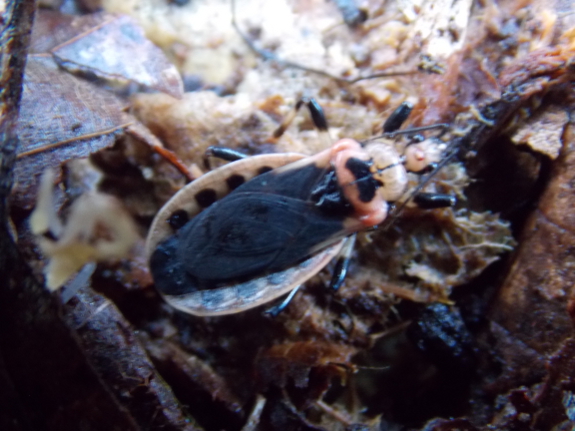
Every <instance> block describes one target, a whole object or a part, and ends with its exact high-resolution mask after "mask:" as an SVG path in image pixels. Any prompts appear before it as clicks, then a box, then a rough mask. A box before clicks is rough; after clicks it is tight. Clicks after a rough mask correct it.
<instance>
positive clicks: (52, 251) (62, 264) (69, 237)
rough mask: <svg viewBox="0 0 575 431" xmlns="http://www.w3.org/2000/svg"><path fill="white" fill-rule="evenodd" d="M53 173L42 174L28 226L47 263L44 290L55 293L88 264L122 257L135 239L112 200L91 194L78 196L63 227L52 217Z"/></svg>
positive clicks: (129, 221)
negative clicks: (35, 237) (36, 199)
mask: <svg viewBox="0 0 575 431" xmlns="http://www.w3.org/2000/svg"><path fill="white" fill-rule="evenodd" d="M54 177H55V175H54V173H53V172H52V171H51V170H47V171H45V173H44V175H43V177H42V184H41V186H40V191H39V194H38V203H37V205H36V208H35V209H34V212H33V213H32V216H31V217H30V224H31V228H32V232H33V233H34V234H35V235H37V240H38V244H39V246H40V249H41V250H42V252H43V253H44V255H45V256H47V257H48V259H49V262H48V264H47V265H46V268H45V274H46V287H48V288H49V289H50V290H55V289H58V288H59V287H60V286H62V284H63V283H64V282H65V281H66V280H68V278H70V277H71V276H72V275H73V274H74V273H76V272H77V271H78V270H79V269H80V268H82V266H84V265H85V264H86V263H88V262H98V261H104V260H112V259H120V258H123V257H126V256H127V254H128V252H129V251H130V249H131V248H132V246H133V245H134V243H135V241H136V239H137V237H138V235H137V233H136V228H135V225H134V222H133V221H132V219H131V217H130V216H129V215H128V214H127V213H126V211H125V210H124V209H123V208H122V205H121V203H120V202H119V201H117V200H116V199H115V198H114V197H113V196H109V195H104V194H101V193H97V192H93V193H86V194H84V195H82V196H80V197H79V198H78V199H76V201H74V203H73V204H72V206H71V207H70V212H69V215H68V218H67V220H66V222H65V223H62V222H61V221H60V219H59V218H58V215H57V214H56V211H57V208H56V205H55V203H54V199H53V190H52V188H53V184H54Z"/></svg>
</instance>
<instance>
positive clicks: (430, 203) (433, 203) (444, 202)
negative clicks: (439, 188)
mask: <svg viewBox="0 0 575 431" xmlns="http://www.w3.org/2000/svg"><path fill="white" fill-rule="evenodd" d="M413 202H414V203H415V204H416V205H417V206H418V207H419V208H421V209H425V210H431V209H435V208H447V207H452V206H455V204H456V203H457V200H456V199H455V196H452V195H448V194H444V193H418V194H416V195H415V196H414V197H413Z"/></svg>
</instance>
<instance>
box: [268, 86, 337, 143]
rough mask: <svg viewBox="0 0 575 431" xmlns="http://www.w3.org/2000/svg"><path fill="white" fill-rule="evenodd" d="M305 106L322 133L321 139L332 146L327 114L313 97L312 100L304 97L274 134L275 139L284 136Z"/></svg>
mask: <svg viewBox="0 0 575 431" xmlns="http://www.w3.org/2000/svg"><path fill="white" fill-rule="evenodd" d="M303 105H306V106H307V108H308V109H309V113H310V115H311V119H312V121H313V124H314V125H315V127H316V128H317V129H318V130H319V132H320V138H321V139H323V140H324V141H325V143H326V144H331V139H330V137H329V133H328V131H327V127H328V126H327V120H326V119H325V114H324V112H323V109H322V107H321V105H320V104H319V103H318V102H317V100H315V99H314V98H313V97H312V98H311V99H308V98H305V97H304V98H301V99H299V100H298V101H297V103H296V105H295V106H294V108H293V109H292V111H291V112H290V113H289V114H288V115H287V116H286V117H285V118H284V120H283V121H282V123H281V124H280V126H279V127H278V128H277V129H276V130H275V132H274V133H273V138H274V139H278V138H279V137H280V136H282V135H283V134H284V132H285V131H286V130H287V128H288V127H289V125H290V124H291V123H292V121H293V120H294V118H295V117H296V115H297V113H298V111H299V110H300V108H301V107H302V106H303Z"/></svg>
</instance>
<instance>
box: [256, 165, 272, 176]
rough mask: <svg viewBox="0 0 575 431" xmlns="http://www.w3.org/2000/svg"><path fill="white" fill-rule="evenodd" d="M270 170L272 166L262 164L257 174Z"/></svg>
mask: <svg viewBox="0 0 575 431" xmlns="http://www.w3.org/2000/svg"><path fill="white" fill-rule="evenodd" d="M272 170H273V168H272V167H270V166H262V167H261V168H259V169H258V175H262V174H265V173H267V172H270V171H272Z"/></svg>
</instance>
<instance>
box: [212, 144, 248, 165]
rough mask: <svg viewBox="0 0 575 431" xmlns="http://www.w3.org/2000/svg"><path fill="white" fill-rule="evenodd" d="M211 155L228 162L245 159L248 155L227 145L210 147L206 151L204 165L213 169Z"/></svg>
mask: <svg viewBox="0 0 575 431" xmlns="http://www.w3.org/2000/svg"><path fill="white" fill-rule="evenodd" d="M210 157H216V158H218V159H222V160H225V161H227V162H235V161H236V160H240V159H245V158H246V157H248V155H247V154H244V153H240V152H239V151H236V150H232V149H231V148H227V147H215V146H211V147H208V149H207V150H206V152H205V153H204V167H205V168H206V169H207V170H210V169H211V166H210Z"/></svg>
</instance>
